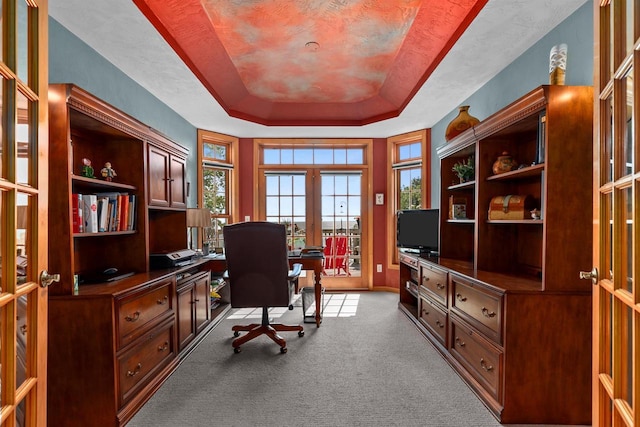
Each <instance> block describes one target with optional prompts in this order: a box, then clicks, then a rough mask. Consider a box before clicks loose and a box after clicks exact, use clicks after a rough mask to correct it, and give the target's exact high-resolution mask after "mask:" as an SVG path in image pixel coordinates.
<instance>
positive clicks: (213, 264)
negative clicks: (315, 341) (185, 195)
mask: <svg viewBox="0 0 640 427" xmlns="http://www.w3.org/2000/svg"><path fill="white" fill-rule="evenodd" d="M202 259H203V260H206V262H207V267H208V268H209V269H210V270H212V271H216V272H223V271H224V270H226V269H227V264H226V260H225V258H224V255H207V256H205V257H203V258H202ZM323 259H324V256H323V255H322V254H321V255H318V256H304V257H302V256H299V257H289V268H291V266H293V264H302V269H303V270H307V271H313V286H314V290H315V295H316V326H317V327H318V328H319V327H320V323H322V316H321V315H320V313H321V311H322V285H321V284H320V279H321V277H322V267H323V265H322V264H323Z"/></svg>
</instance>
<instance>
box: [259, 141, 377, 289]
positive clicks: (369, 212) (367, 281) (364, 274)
mask: <svg viewBox="0 0 640 427" xmlns="http://www.w3.org/2000/svg"><path fill="white" fill-rule="evenodd" d="M253 142H254V144H253V188H254V189H255V191H254V193H253V200H254V202H253V214H252V216H253V218H256V219H257V218H260V212H263V211H264V206H263V205H261V204H263V203H264V202H263V201H261V200H260V192H259V191H258V189H259V188H260V187H259V185H260V180H261V176H262V175H263V174H262V173H261V171H262V170H264V169H272V170H278V169H279V168H282V169H283V170H292V167H291V166H288V167H287V166H279V165H266V166H263V165H262V163H263V161H262V160H263V159H262V152H263V150H264V148H284V147H291V148H302V147H305V148H308V147H312V148H317V147H322V148H334V147H338V146H342V147H349V146H360V147H363V149H364V158H363V165H358V166H357V170H361V171H362V193H363V194H362V200H363V203H362V206H363V210H362V213H361V218H360V221H361V223H360V227H361V230H362V236H365V237H364V238H361V241H360V248H361V252H362V253H363V254H365V253H366V254H367V256H366V257H363V256H362V255H361V259H360V261H361V281H362V282H361V283H362V286H363V287H364V288H366V289H368V290H371V289H372V288H373V271H372V268H371V265H372V260H373V209H372V207H373V200H372V194H373V193H372V191H373V174H372V173H371V168H372V167H373V166H372V165H373V140H372V139H368V138H365V139H341V138H336V139H315V138H261V139H254V141H253ZM308 166H313V168H317V169H327V170H330V169H336V170H348V169H349V167H347V166H346V165H329V166H327V165H305V166H304V168H305V169H308ZM302 167H303V166H300V168H302ZM352 168H353V169H354V170H355V169H356V168H355V167H352ZM306 190H307V191H308V190H309V189H308V188H307V189H306ZM317 197H318V198H319V197H320V196H319V195H318V196H317ZM313 203H315V206H320V205H319V203H320V200H319V199H318V200H314V201H313ZM308 207H309V206H308V205H307V208H308ZM365 233H366V234H365ZM314 239H318V236H314Z"/></svg>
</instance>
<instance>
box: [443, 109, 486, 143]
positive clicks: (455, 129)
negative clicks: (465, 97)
mask: <svg viewBox="0 0 640 427" xmlns="http://www.w3.org/2000/svg"><path fill="white" fill-rule="evenodd" d="M459 110H460V111H459V112H458V115H457V116H456V118H455V119H453V120H451V123H449V125H448V126H447V131H446V132H445V133H444V139H446V140H447V141H449V140H451V139H452V138H454V137H456V136H457V135H459V134H461V133H462V132H464V131H465V130H467V129H469V128H470V127H472V126H475V125H477V124H478V123H480V120H478V119H476V118H475V117H473V116H472V115H470V114H469V106H468V105H463V106H461V107H459Z"/></svg>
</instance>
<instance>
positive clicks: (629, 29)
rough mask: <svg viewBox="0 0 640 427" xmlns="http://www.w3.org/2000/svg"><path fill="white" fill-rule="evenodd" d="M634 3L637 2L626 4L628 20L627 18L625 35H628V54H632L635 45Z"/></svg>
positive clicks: (628, 1) (633, 0)
mask: <svg viewBox="0 0 640 427" xmlns="http://www.w3.org/2000/svg"><path fill="white" fill-rule="evenodd" d="M634 2H635V0H626V1H625V3H626V4H627V10H626V13H625V15H626V18H627V22H626V24H625V30H626V31H625V33H626V36H627V37H626V46H627V54H628V53H630V52H631V51H632V50H633V45H634V44H635V40H636V38H635V35H634V31H633V30H634V28H633V18H634V17H635V15H634Z"/></svg>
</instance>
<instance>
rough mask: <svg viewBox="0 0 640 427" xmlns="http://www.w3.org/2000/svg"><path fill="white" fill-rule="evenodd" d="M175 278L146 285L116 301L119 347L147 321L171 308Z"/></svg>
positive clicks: (126, 342)
mask: <svg viewBox="0 0 640 427" xmlns="http://www.w3.org/2000/svg"><path fill="white" fill-rule="evenodd" d="M174 285H175V278H171V279H168V280H164V281H162V282H160V283H154V284H150V285H147V286H146V287H145V288H144V289H142V290H140V291H138V292H136V293H134V294H133V295H130V296H127V297H126V298H123V299H118V300H117V301H116V310H117V313H118V337H119V347H123V346H125V345H127V344H128V343H129V342H131V341H132V340H133V339H134V338H135V337H136V331H140V330H141V328H143V327H144V326H145V325H147V324H148V323H149V322H152V321H153V320H154V319H156V318H158V317H159V316H161V315H163V314H165V313H167V312H169V311H171V310H173V296H172V293H173V289H174Z"/></svg>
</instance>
